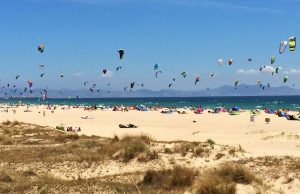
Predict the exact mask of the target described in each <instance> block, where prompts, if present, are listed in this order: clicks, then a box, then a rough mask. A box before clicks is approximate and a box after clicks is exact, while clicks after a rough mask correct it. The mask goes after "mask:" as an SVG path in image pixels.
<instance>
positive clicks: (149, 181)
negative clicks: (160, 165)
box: [141, 166, 197, 189]
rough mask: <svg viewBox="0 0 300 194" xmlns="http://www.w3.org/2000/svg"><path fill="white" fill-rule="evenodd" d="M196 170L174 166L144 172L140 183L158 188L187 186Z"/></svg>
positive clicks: (191, 182)
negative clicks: (168, 168)
mask: <svg viewBox="0 0 300 194" xmlns="http://www.w3.org/2000/svg"><path fill="white" fill-rule="evenodd" d="M196 175H197V172H196V171H194V170H193V169H190V168H186V167H182V166H175V167H174V168H173V169H172V170H162V171H153V170H149V171H147V172H146V174H145V176H144V179H143V182H142V183H141V184H142V185H147V186H151V187H160V188H165V189H167V188H169V189H170V188H173V187H179V188H181V187H188V186H191V185H192V184H193V181H194V179H195V177H196Z"/></svg>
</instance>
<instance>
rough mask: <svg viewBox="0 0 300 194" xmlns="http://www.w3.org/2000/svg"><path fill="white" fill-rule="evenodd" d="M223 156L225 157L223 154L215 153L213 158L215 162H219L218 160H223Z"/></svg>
mask: <svg viewBox="0 0 300 194" xmlns="http://www.w3.org/2000/svg"><path fill="white" fill-rule="evenodd" d="M224 156H225V154H223V153H217V154H216V156H215V160H219V159H221V158H223V157H224Z"/></svg>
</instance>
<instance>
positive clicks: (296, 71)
mask: <svg viewBox="0 0 300 194" xmlns="http://www.w3.org/2000/svg"><path fill="white" fill-rule="evenodd" d="M283 73H284V74H294V75H296V74H300V69H290V70H289V71H285V72H283Z"/></svg>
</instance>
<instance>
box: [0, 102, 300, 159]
mask: <svg viewBox="0 0 300 194" xmlns="http://www.w3.org/2000/svg"><path fill="white" fill-rule="evenodd" d="M12 109H15V110H16V112H15V113H13V111H12ZM26 109H27V107H26V106H19V107H18V108H9V109H8V110H9V111H8V112H3V110H5V108H2V109H0V110H1V112H0V119H1V120H0V122H2V121H6V120H10V121H13V120H17V121H20V122H25V123H33V124H37V125H42V126H50V127H54V128H55V127H56V126H65V127H68V126H72V127H80V128H81V132H79V134H85V135H89V136H91V135H96V136H101V137H113V136H114V135H119V136H122V135H124V134H129V135H139V134H147V135H149V136H151V137H153V138H154V139H155V140H157V141H176V140H184V141H206V140H207V139H212V140H214V141H215V142H217V143H218V144H222V145H230V146H239V145H240V146H241V147H242V148H243V149H245V150H246V151H247V152H249V153H251V154H254V155H259V156H264V155H278V156H284V155H290V156H300V143H299V136H300V122H299V121H289V120H287V119H286V118H284V117H278V116H277V115H274V114H266V113H264V112H263V111H261V114H259V115H257V116H255V122H254V123H250V116H251V114H250V112H249V111H245V112H241V113H240V115H234V116H231V115H229V114H228V113H218V114H212V113H208V110H205V111H204V113H203V114H194V113H193V112H192V111H190V110H185V111H186V112H187V114H178V113H172V114H162V113H160V111H147V112H142V111H136V110H131V111H129V112H119V111H112V110H111V109H108V110H94V111H86V110H83V108H72V107H71V108H68V107H67V106H66V107H64V108H63V109H62V107H59V108H57V109H56V110H55V111H54V112H53V113H52V112H51V110H49V109H47V106H43V105H39V106H31V107H30V108H29V110H30V111H31V112H24V110H26ZM44 111H45V116H43V112H44ZM290 114H297V112H290ZM85 116H88V118H89V119H82V118H81V117H85ZM265 118H270V120H271V122H270V123H269V124H267V123H266V122H265ZM129 123H132V124H134V125H137V126H138V128H133V129H123V128H119V124H129Z"/></svg>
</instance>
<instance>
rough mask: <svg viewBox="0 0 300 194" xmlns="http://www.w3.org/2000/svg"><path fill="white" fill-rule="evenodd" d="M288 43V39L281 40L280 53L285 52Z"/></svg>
mask: <svg viewBox="0 0 300 194" xmlns="http://www.w3.org/2000/svg"><path fill="white" fill-rule="evenodd" d="M287 45H288V41H285V40H284V41H281V42H280V45H279V53H280V54H282V53H284V51H285V49H286V47H287Z"/></svg>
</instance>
